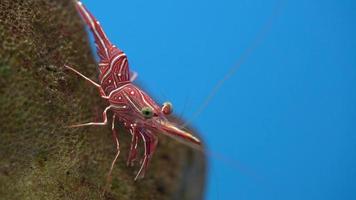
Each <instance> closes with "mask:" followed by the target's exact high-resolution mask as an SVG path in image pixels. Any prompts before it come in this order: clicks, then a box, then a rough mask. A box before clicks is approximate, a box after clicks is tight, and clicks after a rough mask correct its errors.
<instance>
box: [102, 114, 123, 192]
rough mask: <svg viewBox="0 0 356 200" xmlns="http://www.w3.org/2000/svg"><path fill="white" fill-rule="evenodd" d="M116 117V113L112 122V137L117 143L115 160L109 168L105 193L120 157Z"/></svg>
mask: <svg viewBox="0 0 356 200" xmlns="http://www.w3.org/2000/svg"><path fill="white" fill-rule="evenodd" d="M115 119H116V115H115V114H114V116H113V119H112V124H111V130H112V137H113V139H114V141H115V144H116V155H115V158H114V160H113V161H112V163H111V166H110V170H109V173H108V175H107V178H106V187H105V189H104V191H103V194H104V193H105V192H106V190H107V189H108V188H109V186H110V184H111V180H112V177H111V174H112V170H113V169H114V166H115V163H116V160H117V158H118V157H119V155H120V143H119V138H118V136H117V133H116V129H115Z"/></svg>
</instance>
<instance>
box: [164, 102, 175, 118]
mask: <svg viewBox="0 0 356 200" xmlns="http://www.w3.org/2000/svg"><path fill="white" fill-rule="evenodd" d="M162 112H163V114H165V115H169V114H171V113H172V112H173V105H172V103H171V102H165V103H163V106H162Z"/></svg>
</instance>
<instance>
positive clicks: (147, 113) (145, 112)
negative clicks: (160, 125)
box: [141, 107, 153, 119]
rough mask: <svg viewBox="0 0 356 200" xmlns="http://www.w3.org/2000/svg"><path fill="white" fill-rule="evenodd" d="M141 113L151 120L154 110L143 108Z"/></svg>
mask: <svg viewBox="0 0 356 200" xmlns="http://www.w3.org/2000/svg"><path fill="white" fill-rule="evenodd" d="M141 113H142V115H143V116H144V117H145V118H147V119H148V118H151V117H152V116H153V110H152V108H150V107H143V108H142V109H141Z"/></svg>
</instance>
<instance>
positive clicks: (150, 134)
mask: <svg viewBox="0 0 356 200" xmlns="http://www.w3.org/2000/svg"><path fill="white" fill-rule="evenodd" d="M76 8H77V10H78V12H79V14H80V15H81V16H82V18H83V20H84V21H85V22H86V24H87V25H88V26H89V28H90V30H91V32H92V33H93V35H94V40H95V44H96V48H97V53H98V55H99V58H100V62H99V64H98V67H99V83H96V82H95V81H93V80H91V79H89V78H88V77H86V76H84V75H83V74H81V73H80V72H78V71H77V70H75V69H73V68H72V67H70V66H67V65H65V67H66V68H68V69H69V70H71V71H73V72H75V73H76V74H78V75H79V76H81V77H83V78H84V79H86V80H87V81H89V82H90V83H91V84H93V85H94V86H95V87H97V88H98V89H99V92H100V95H101V97H102V98H104V99H105V100H107V101H108V103H109V106H108V107H107V108H105V110H104V112H103V114H102V116H103V121H102V122H89V123H85V124H77V125H72V126H70V127H82V126H103V125H107V124H108V117H107V112H109V111H111V112H112V113H113V118H112V134H113V137H114V139H115V143H116V147H117V153H116V155H115V158H114V160H113V162H112V164H111V168H110V171H109V173H108V177H110V176H111V172H112V170H113V167H114V165H115V162H116V160H117V158H118V156H119V154H120V145H119V140H118V137H117V133H116V129H115V125H116V123H117V122H121V123H122V124H123V125H124V127H125V128H126V129H127V130H128V131H129V133H130V134H131V136H132V140H131V148H130V153H129V157H128V160H127V164H128V165H132V164H133V161H134V160H135V159H136V154H137V143H138V140H139V139H140V138H141V139H142V140H143V143H144V156H143V160H142V165H141V168H140V170H139V171H138V173H137V175H136V177H135V180H137V179H138V178H143V177H144V175H145V171H146V169H147V167H148V163H149V161H150V159H151V158H152V155H153V153H154V152H155V149H156V146H157V142H158V139H157V135H158V134H159V133H165V134H167V135H170V136H173V137H176V138H178V139H182V140H185V141H187V142H189V143H191V144H194V145H198V146H200V145H201V142H200V140H199V139H198V138H196V137H195V136H193V135H192V134H191V133H189V132H187V131H184V130H182V129H180V128H178V127H177V126H176V125H175V124H173V123H171V122H169V121H168V120H167V118H166V117H165V116H167V115H169V114H171V112H172V104H170V103H168V102H167V103H164V104H163V105H162V106H161V107H160V106H158V105H157V103H156V102H155V101H154V100H153V99H152V98H151V97H150V96H149V95H148V94H147V93H145V92H144V91H143V90H142V89H141V88H139V87H138V86H137V85H135V84H134V83H133V82H132V81H133V79H134V78H135V75H134V76H132V75H131V74H130V69H129V63H128V59H127V56H126V55H125V53H124V52H123V51H121V50H120V49H119V48H117V47H116V46H115V45H113V44H112V43H111V42H110V40H109V39H108V38H107V36H106V34H105V32H104V31H103V29H102V27H101V26H100V24H99V22H98V21H97V20H96V19H95V17H94V16H93V15H92V14H91V13H90V12H89V11H88V10H87V9H86V7H85V6H84V5H83V4H82V3H81V2H79V1H78V2H76Z"/></svg>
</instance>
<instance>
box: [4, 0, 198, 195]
mask: <svg viewBox="0 0 356 200" xmlns="http://www.w3.org/2000/svg"><path fill="white" fill-rule="evenodd" d="M65 63H66V64H69V65H72V66H75V68H76V69H78V70H79V71H81V72H82V73H83V74H86V75H87V76H89V77H91V78H92V79H94V80H96V65H95V61H94V59H93V56H92V53H91V50H90V47H89V43H88V39H87V35H86V32H85V29H84V25H83V23H82V21H81V19H80V18H79V16H78V15H77V13H76V10H75V8H74V5H73V2H72V1H70V0H51V1H49V0H1V1H0V199H9V200H10V199H36V200H37V199H81V200H82V199H120V200H121V199H122V200H125V199H155V200H157V199H203V189H204V179H205V158H204V156H203V155H202V154H201V153H199V152H197V151H194V150H192V149H190V148H188V147H186V146H184V145H181V144H179V143H177V142H176V141H173V140H171V139H169V138H165V137H160V142H159V146H158V148H157V152H156V154H155V155H154V156H153V159H152V162H151V165H150V167H149V170H148V173H147V174H146V177H145V179H143V180H140V181H138V182H134V181H133V178H134V176H135V173H136V172H137V170H138V167H139V163H137V165H136V166H135V167H127V166H126V158H127V154H128V151H127V149H128V146H129V141H130V139H131V138H130V136H129V134H128V133H127V132H126V131H123V130H119V131H120V142H121V143H120V144H121V155H120V157H119V160H118V162H117V164H116V167H115V170H114V171H113V180H112V184H111V189H110V190H109V191H108V192H107V193H106V194H105V195H104V196H102V195H101V193H102V191H103V188H104V185H105V182H106V174H107V172H108V170H109V167H110V163H111V161H112V159H113V158H114V155H115V145H114V142H113V140H112V138H111V131H110V127H109V126H108V127H88V128H78V129H69V128H66V126H67V125H70V124H74V123H77V122H86V121H92V120H99V119H100V117H98V116H100V113H101V112H102V110H103V108H105V104H106V103H105V101H103V100H102V99H100V97H99V94H98V91H97V90H96V89H95V88H93V87H92V86H91V85H89V84H87V83H86V82H85V81H83V80H82V79H80V78H78V76H76V75H74V74H73V73H71V72H69V71H66V70H65V69H64V68H63V65H64V64H65ZM140 145H142V144H140ZM141 149H142V148H141Z"/></svg>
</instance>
